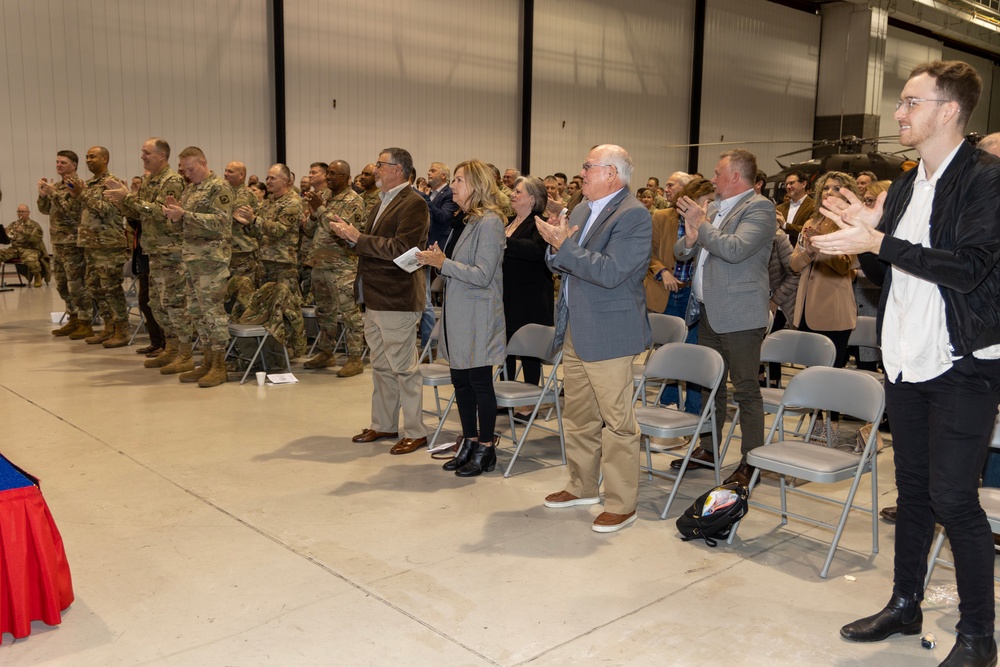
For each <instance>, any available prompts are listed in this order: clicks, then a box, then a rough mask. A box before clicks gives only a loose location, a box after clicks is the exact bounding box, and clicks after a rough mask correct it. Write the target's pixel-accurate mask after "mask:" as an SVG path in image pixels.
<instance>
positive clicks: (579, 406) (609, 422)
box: [562, 328, 639, 514]
mask: <svg viewBox="0 0 1000 667" xmlns="http://www.w3.org/2000/svg"><path fill="white" fill-rule="evenodd" d="M562 363H563V380H564V390H565V394H566V408H565V409H564V410H563V426H564V428H565V431H566V462H567V469H568V470H569V484H567V485H566V490H567V491H569V492H570V493H572V494H573V495H574V496H577V497H578V498H596V497H597V496H598V494H599V489H598V480H599V479H600V475H601V470H602V469H603V471H604V494H605V500H604V509H605V511H607V512H612V513H614V514H628V513H629V512H632V511H634V510H635V506H636V502H637V500H638V498H639V423H638V422H637V421H636V420H635V410H634V408H633V405H632V357H631V356H629V357H618V358H616V359H606V360H604V361H583V360H582V359H580V358H579V357H578V356H577V355H576V349H575V348H574V347H573V338H572V336H571V335H570V330H569V329H568V328H567V329H566V339H565V341H564V342H563V362H562ZM602 424H603V427H602Z"/></svg>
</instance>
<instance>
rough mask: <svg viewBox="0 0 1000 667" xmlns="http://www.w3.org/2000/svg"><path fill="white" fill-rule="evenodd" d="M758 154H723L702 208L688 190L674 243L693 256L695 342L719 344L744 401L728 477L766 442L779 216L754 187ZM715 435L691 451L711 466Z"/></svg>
mask: <svg viewBox="0 0 1000 667" xmlns="http://www.w3.org/2000/svg"><path fill="white" fill-rule="evenodd" d="M756 175H757V158H755V157H754V155H753V153H751V152H750V151H747V150H744V149H741V148H738V149H735V150H731V151H726V152H724V153H722V154H721V156H720V159H719V163H718V164H717V165H716V167H715V177H714V178H713V179H712V185H714V186H715V191H716V197H715V201H714V202H712V203H711V204H709V205H708V206H707V207H706V208H705V209H702V208H701V207H700V206H698V204H697V203H696V202H695V201H693V200H692V199H691V198H689V197H681V198H680V199H679V200H678V201H677V208H678V210H679V211H680V213H681V215H683V216H684V222H685V232H686V233H685V236H683V237H681V238H680V239H678V240H677V243H676V244H675V245H674V256H675V257H676V258H677V259H678V260H682V261H685V260H690V259H692V258H694V259H695V269H694V275H693V276H692V279H691V300H690V301H689V302H688V315H687V318H686V319H687V321H688V323H689V324H690V323H692V322H693V321H694V320H695V319H697V317H698V316H699V315H698V311H700V318H701V319H700V320H699V329H698V344H699V345H706V346H708V347H710V348H712V349H714V350H716V351H718V352H719V353H720V354H721V355H722V358H723V359H724V360H725V362H726V369H727V370H728V372H729V377H730V380H731V381H732V383H733V398H734V399H735V401H736V404H737V405H739V406H740V430H741V432H742V436H743V438H742V441H741V446H740V451H741V452H742V454H743V458H742V459H741V460H740V465H739V467H738V468H737V469H736V471H735V472H733V474H732V475H730V476H729V478H728V479H726V483H727V484H728V483H729V482H740V483H741V484H743V485H744V486H746V485H748V484H749V482H750V476H751V475H752V474H753V468H751V467H750V466H749V465H747V463H746V455H747V452H749V451H750V450H751V449H754V448H755V447H760V446H761V445H763V444H764V401H763V400H762V399H761V395H760V384H759V383H758V381H757V374H758V370H759V367H760V344H761V341H763V340H764V332H765V331H766V330H767V313H768V307H767V301H768V296H769V295H768V275H767V262H768V259H769V258H770V256H771V244H772V242H773V241H774V230H775V228H776V225H777V219H776V217H775V212H774V204H772V203H771V202H770V201H768V200H767V199H765V198H764V197H762V196H760V195H758V194H755V193H754V189H753V186H754V179H755V178H756ZM726 399H727V395H726V390H725V386H723V387H722V388H720V390H719V392H718V393H716V395H715V424H716V426H717V428H718V431H719V433H722V427H723V425H724V424H725V421H726ZM710 447H711V439H708V438H703V439H702V446H701V447H699V448H698V449H696V450H695V451H694V453H693V454H692V457H691V458H692V461H693V462H694V461H700V462H702V463H706V464H709V465H711V464H712V463H713V462H714V460H715V452H713V451H712V450H711V449H710Z"/></svg>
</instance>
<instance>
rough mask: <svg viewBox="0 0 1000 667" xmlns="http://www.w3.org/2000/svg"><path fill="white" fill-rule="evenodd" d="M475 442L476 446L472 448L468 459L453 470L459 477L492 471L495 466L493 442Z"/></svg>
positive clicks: (495, 453) (495, 457) (495, 450)
mask: <svg viewBox="0 0 1000 667" xmlns="http://www.w3.org/2000/svg"><path fill="white" fill-rule="evenodd" d="M494 442H495V441H494ZM475 444H476V447H475V449H473V450H472V455H471V456H470V457H469V460H468V461H467V462H466V463H465V465H463V466H462V467H460V468H459V469H458V470H456V471H455V474H456V475H458V476H459V477H477V476H479V475H482V474H483V473H484V472H493V469H494V468H496V467H497V448H496V447H495V446H494V443H493V442H490V443H487V444H485V445H484V444H483V443H481V442H477V443H475Z"/></svg>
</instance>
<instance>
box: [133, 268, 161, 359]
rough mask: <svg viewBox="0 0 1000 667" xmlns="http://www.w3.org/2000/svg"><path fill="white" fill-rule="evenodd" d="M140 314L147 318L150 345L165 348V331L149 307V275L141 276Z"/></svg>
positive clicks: (143, 274) (142, 274) (141, 274)
mask: <svg viewBox="0 0 1000 667" xmlns="http://www.w3.org/2000/svg"><path fill="white" fill-rule="evenodd" d="M138 297H139V312H140V313H142V314H143V316H144V317H145V318H146V331H148V332H149V344H150V345H152V346H153V347H163V346H164V345H165V344H166V342H165V341H164V340H163V329H161V328H160V325H159V324H157V323H156V318H155V317H153V309H152V308H150V307H149V274H148V273H140V274H139V294H138Z"/></svg>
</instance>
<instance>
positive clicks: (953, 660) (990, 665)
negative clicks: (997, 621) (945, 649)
mask: <svg viewBox="0 0 1000 667" xmlns="http://www.w3.org/2000/svg"><path fill="white" fill-rule="evenodd" d="M996 664H997V643H996V640H994V639H993V635H989V636H988V637H968V636H966V635H963V634H959V635H958V637H956V638H955V646H954V648H952V649H951V653H949V654H948V657H947V658H945V659H944V662H942V663H941V664H940V665H938V667H995V666H996Z"/></svg>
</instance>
